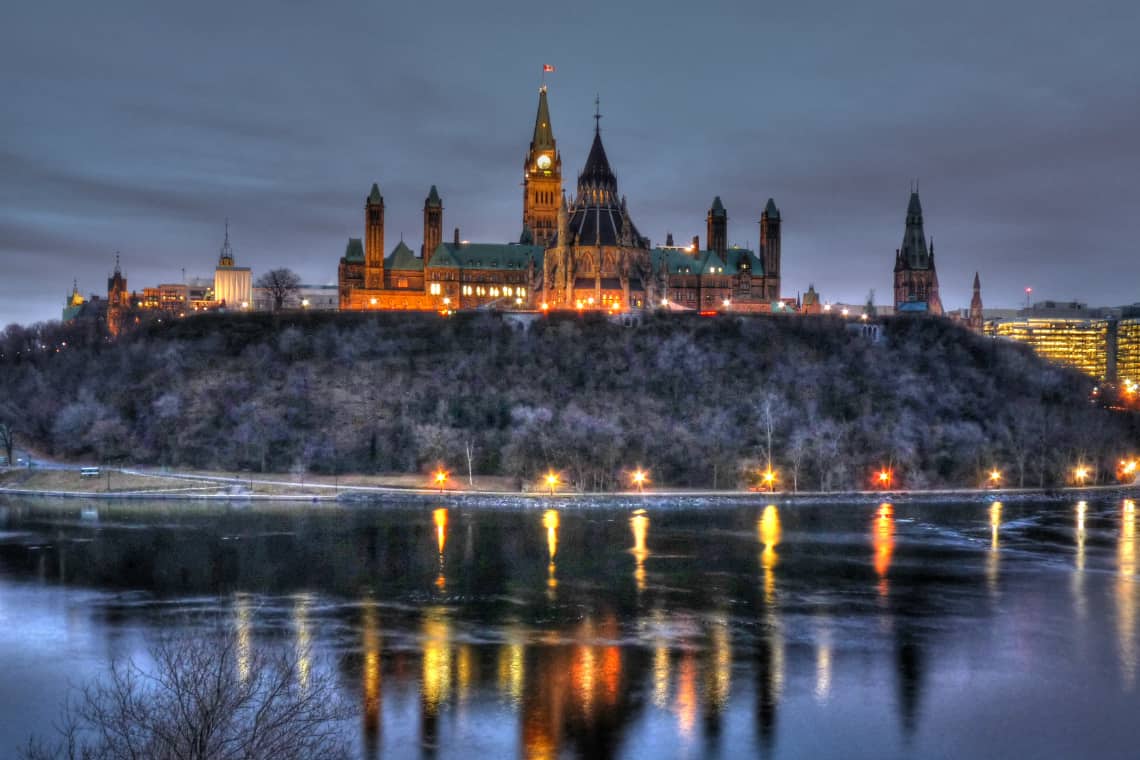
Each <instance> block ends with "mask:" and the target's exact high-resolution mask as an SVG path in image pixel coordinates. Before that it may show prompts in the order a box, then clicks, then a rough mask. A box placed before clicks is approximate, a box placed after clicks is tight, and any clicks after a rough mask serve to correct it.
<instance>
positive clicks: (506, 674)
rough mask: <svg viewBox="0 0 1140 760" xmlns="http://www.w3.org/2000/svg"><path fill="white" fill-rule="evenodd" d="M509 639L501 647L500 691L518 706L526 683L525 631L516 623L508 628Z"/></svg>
mask: <svg viewBox="0 0 1140 760" xmlns="http://www.w3.org/2000/svg"><path fill="white" fill-rule="evenodd" d="M506 634H507V641H506V643H505V644H503V645H502V646H501V647H500V648H499V693H500V694H502V695H503V696H505V697H506V698H507V700H508V701H509V702H510V703H511V704H512V705H514V706H515V707H517V706H518V705H519V702H520V700H521V699H522V694H523V686H524V685H525V683H526V662H525V659H524V657H525V654H526V653H525V651H524V649H523V644H522V640H523V632H522V631H521V630H520V629H519V628H518V626H517V625H516V624H514V623H512V624H509V625H508V626H507V629H506Z"/></svg>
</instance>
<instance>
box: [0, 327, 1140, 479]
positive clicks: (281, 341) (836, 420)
mask: <svg viewBox="0 0 1140 760" xmlns="http://www.w3.org/2000/svg"><path fill="white" fill-rule="evenodd" d="M883 335H884V339H883V340H880V341H877V342H872V341H870V340H868V339H867V338H865V337H862V336H860V335H859V334H858V333H857V332H853V331H852V330H850V329H848V328H847V326H846V325H845V324H844V322H843V321H841V320H839V319H831V318H777V317H768V318H765V317H748V318H729V317H718V318H712V319H708V318H696V317H692V318H685V317H677V316H666V315H662V316H657V317H649V318H647V319H646V320H645V321H644V322H643V323H642V324H640V325H638V326H634V327H629V326H623V325H620V324H617V323H612V322H609V321H606V320H605V319H601V318H592V317H589V316H587V317H578V316H572V315H567V316H550V317H547V318H541V319H537V320H536V321H534V322H533V324H531V325H530V326H529V327H525V328H524V327H521V326H519V325H518V324H516V323H513V322H512V321H511V319H505V318H503V317H501V316H497V315H493V314H466V313H461V314H458V315H454V316H452V317H450V318H444V317H440V316H438V315H433V314H283V315H264V314H248V315H217V314H211V315H204V316H198V317H194V318H188V319H185V320H178V321H176V322H173V323H170V322H167V323H165V324H157V323H156V324H152V325H149V326H146V327H144V328H142V329H140V330H138V331H136V332H134V333H131V334H128V335H125V336H124V337H122V338H121V339H119V340H118V341H116V342H108V341H107V340H106V339H105V338H103V337H101V336H99V335H97V334H95V333H94V332H93V331H91V330H89V329H86V328H84V327H83V326H82V325H58V324H48V325H39V326H34V327H31V328H24V327H17V326H11V327H9V328H8V329H7V330H6V331H5V332H4V333H3V335H2V336H0V423H6V424H8V425H10V426H11V428H12V429H13V430H14V431H15V432H16V434H17V437H18V438H20V439H21V442H22V443H24V444H27V445H30V446H33V447H37V448H39V449H40V450H42V451H44V452H47V453H49V454H51V455H53V456H59V457H64V458H73V459H95V460H98V461H102V462H109V463H120V462H122V463H127V462H129V463H136V464H160V465H168V466H172V467H186V468H199V469H216V470H227V471H235V470H244V469H248V470H254V471H286V470H295V469H302V468H303V469H304V470H308V471H313V472H324V473H331V472H334V471H336V472H340V473H345V472H408V471H417V470H427V469H430V468H432V467H434V466H436V465H438V464H443V465H444V466H445V467H447V468H448V469H451V470H453V471H457V472H463V473H466V471H467V468H468V462H470V466H471V468H472V469H473V471H474V472H475V473H476V474H502V475H510V476H514V477H516V478H518V482H519V483H520V485H521V484H522V483H524V482H531V481H533V480H534V479H536V478H537V477H539V476H540V475H541V473H543V472H546V471H547V469H549V468H554V469H556V470H559V471H560V472H562V474H563V477H564V478H566V479H568V480H570V481H571V482H572V483H573V484H574V485H576V486H577V487H579V488H582V489H585V490H603V489H612V488H615V487H625V485H626V482H625V481H624V478H625V476H626V474H627V473H628V471H629V470H630V469H631V468H633V467H634V466H642V467H645V468H648V469H649V470H650V472H651V474H652V478H653V481H654V482H655V483H657V484H660V485H671V486H694V487H697V486H699V487H721V488H725V487H732V486H736V485H745V484H750V483H752V482H753V481H754V480H755V477H756V472H757V468H762V467H764V466H766V464H767V462H768V460H769V457H770V458H771V461H772V465H773V467H775V468H776V469H777V470H778V472H779V477H780V481H781V484H780V487H782V488H788V489H790V488H793V487H796V488H799V489H800V490H805V489H812V490H838V489H850V488H865V487H868V486H869V485H870V484H871V477H872V473H873V472H874V471H876V470H877V469H878V468H880V467H883V466H889V467H891V468H892V469H893V471H894V472H895V473H896V482H895V485H898V486H902V487H919V488H921V487H934V486H963V487H964V486H974V485H977V484H978V483H979V482H980V481H981V479H982V478H983V477H984V473H985V472H986V471H988V470H989V469H990V468H991V467H994V466H997V467H1000V468H1001V469H1002V470H1003V471H1004V472H1005V473H1006V475H1005V479H1006V482H1007V483H1008V484H1009V485H1019V484H1021V483H1024V484H1025V485H1027V486H1037V485H1045V486H1048V485H1054V484H1057V483H1058V482H1061V481H1063V479H1064V478H1065V476H1066V474H1067V473H1068V472H1071V469H1072V467H1074V466H1075V465H1076V464H1077V463H1078V462H1081V463H1085V464H1088V465H1090V466H1091V467H1092V468H1095V472H1096V478H1097V479H1098V480H1101V481H1111V480H1113V477H1114V466H1115V463H1116V462H1117V461H1118V459H1119V458H1120V457H1121V456H1124V455H1126V454H1128V453H1130V450H1131V448H1132V441H1134V440H1135V437H1136V427H1137V426H1136V422H1135V420H1134V418H1133V416H1132V415H1131V414H1126V413H1121V412H1114V411H1109V410H1107V409H1103V408H1100V407H1099V406H1097V405H1095V404H1093V403H1090V393H1091V391H1092V387H1093V383H1092V381H1091V380H1089V379H1088V378H1086V377H1084V376H1082V375H1079V374H1077V373H1076V372H1073V371H1070V370H1067V369H1063V368H1060V367H1057V366H1054V365H1052V364H1048V363H1046V362H1044V361H1042V360H1040V359H1038V358H1037V357H1036V356H1034V355H1033V354H1032V353H1031V352H1030V351H1029V350H1028V349H1027V348H1025V347H1023V346H1020V345H1015V344H1010V343H1007V342H1001V341H995V340H993V339H991V338H985V337H982V336H978V335H975V334H973V333H970V332H968V331H966V330H964V329H962V328H960V327H958V326H955V325H953V324H951V323H949V322H946V321H943V320H934V319H901V318H900V319H888V320H886V321H885V322H884V323H883Z"/></svg>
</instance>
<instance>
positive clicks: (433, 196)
mask: <svg viewBox="0 0 1140 760" xmlns="http://www.w3.org/2000/svg"><path fill="white" fill-rule="evenodd" d="M424 205H425V206H431V207H432V208H440V207H441V206H443V199H442V198H440V197H439V191H438V190H436V189H435V185H432V186H431V192H429V193H428V197H427V200H426V201H424Z"/></svg>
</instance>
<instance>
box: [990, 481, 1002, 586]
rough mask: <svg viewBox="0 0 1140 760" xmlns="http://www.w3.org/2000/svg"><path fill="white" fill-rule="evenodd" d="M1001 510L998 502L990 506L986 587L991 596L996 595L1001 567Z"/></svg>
mask: <svg viewBox="0 0 1140 760" xmlns="http://www.w3.org/2000/svg"><path fill="white" fill-rule="evenodd" d="M1001 508H1002V505H1001V502H1000V501H995V502H994V503H993V504H991V505H990V551H989V554H988V555H987V556H986V585H987V586H989V589H990V594H991V595H996V594H997V590H998V573H999V571H1000V566H1001V540H1000V537H999V532H1000V530H1001Z"/></svg>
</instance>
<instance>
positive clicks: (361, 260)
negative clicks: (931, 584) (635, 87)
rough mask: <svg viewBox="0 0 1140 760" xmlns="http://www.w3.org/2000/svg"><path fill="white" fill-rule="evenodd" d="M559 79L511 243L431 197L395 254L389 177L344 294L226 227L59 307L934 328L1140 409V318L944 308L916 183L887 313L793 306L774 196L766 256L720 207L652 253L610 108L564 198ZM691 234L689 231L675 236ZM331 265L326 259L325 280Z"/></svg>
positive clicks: (798, 299)
mask: <svg viewBox="0 0 1140 760" xmlns="http://www.w3.org/2000/svg"><path fill="white" fill-rule="evenodd" d="M555 71H556V67H555V66H554V65H552V64H543V65H542V79H541V85H540V87H539V89H538V103H537V109H536V113H535V118H534V124H533V129H532V130H531V139H530V142H529V145H528V146H527V147H526V149H525V151H524V153H523V162H522V167H521V169H522V183H521V184H522V204H521V210H520V211H521V213H520V218H519V222H520V224H519V228H518V232H517V235H512V236H511V237H512V239H509V240H506V241H485V242H477V241H474V242H473V241H470V240H466V239H464V237H463V235H462V234H461V230H460V229H459V228H458V227H455V228H454V229H453V231H452V234H451V236H450V239H445V235H444V230H445V221H444V209H445V206H444V194H443V193H441V192H440V189H439V186H437V185H435V184H431V185H429V189H428V191H427V195H426V197H425V198H424V202H423V234H422V240H421V243H420V245H419V246H418V250H414V249H413V247H412V246H410V245H409V244H408V243H407V242H405V240H404V239H403V236H402V235H401V237H400V240H399V241H398V242H397V243H396V244H395V245H394V246H392V247H391V249H390V250H389V249H388V248H387V242H386V239H385V234H386V228H385V201H384V195H383V192H382V190H381V185H382V183H383V178H379V180H380V181H376V182H373V183H372V184H371V187H370V189H369V191H368V192H367V194H366V195H365V197H364V203H363V211H364V225H363V234H362V235H361V236H360V237H349V238H348V240H347V243H346V245H345V247H344V253H343V255H342V256H341V257H340V258H339V262H337V267H336V275H337V276H336V282H337V284H336V285H335V286H334V285H306V284H303V283H300V282H296V283H293V285H292V286H287V287H280V283H276V284H275V283H274V282H266V279H267V278H266V277H262V278H259V279H258V281H257V283H254V282H253V279H252V274H251V271H250V269H249V268H248V267H239V266H236V264H235V255H234V250H233V247H232V245H231V243H230V228H229V222H228V220H227V222H226V225H225V231H224V239H223V243H222V246H221V250H220V255H219V257H218V264H217V267H216V268H215V272H214V276H213V277H212V278H190V279H186V278H185V277H183V280H182V282H178V283H165V284H158V285H154V286H147V287H144V288H142V289H141V291H138V290H130V289H128V285H127V277H126V275H125V273H124V271H123V269H122V264H121V260H120V256H119V255H118V254H116V256H115V266H114V272H113V273H112V274H111V276H110V277H109V278H108V281H107V290H106V296H105V297H103V296H100V295H92V296H90V297H88V298H84V297H83V296H82V295H81V293H80V288H79V285H78V283H77V282H76V283H74V284H73V287H72V290H71V292H70V293H69V294H68V296H67V298H66V301H65V304H64V309H63V319H64V321H70V320H74V319H95V320H98V321H100V322H102V323H103V324H104V325H105V329H106V330H107V331H108V332H109V333H110V334H111V335H118V334H119V333H121V332H122V331H123V330H125V329H130V328H132V327H133V326H137V325H139V324H142V323H143V322H146V321H149V320H152V319H163V318H168V319H173V318H183V317H186V316H189V315H191V314H193V313H195V312H204V311H213V310H230V311H233V310H239V311H245V310H254V311H260V310H274V309H279V308H291V309H302V310H303V309H310V310H331V311H335V310H339V311H346V312H349V311H373V310H375V311H405V312H435V313H439V314H441V315H444V316H446V315H450V314H452V313H454V312H457V311H461V310H486V311H496V312H503V313H516V314H519V315H524V314H529V315H532V316H540V315H541V314H543V313H549V312H557V311H570V312H579V313H586V312H603V313H605V314H609V315H613V316H615V317H618V318H626V317H629V316H636V315H638V314H644V313H647V312H670V313H678V314H694V315H700V316H706V317H718V316H724V315H729V314H735V315H749V314H763V315H781V316H788V317H792V316H831V317H835V318H842V319H847V320H850V321H852V322H855V323H862V326H863V327H864V328H865V333H866V334H867V335H868V337H870V338H872V339H874V338H875V336H876V334H877V333H876V331H875V323H876V320H878V319H880V318H883V317H888V316H891V315H895V314H898V315H926V316H934V317H944V318H948V319H952V320H955V321H958V322H961V323H962V324H964V325H966V326H968V327H969V328H970V329H972V330H975V331H978V332H984V333H986V334H988V335H991V336H995V337H1000V338H1006V339H1011V340H1017V341H1022V342H1025V343H1028V344H1029V345H1031V346H1032V347H1033V348H1034V350H1036V351H1037V352H1038V353H1039V354H1041V355H1043V356H1045V357H1046V358H1049V359H1052V360H1054V361H1057V362H1060V363H1064V364H1068V365H1070V366H1074V367H1076V368H1077V369H1079V370H1081V371H1082V372H1085V373H1087V374H1089V375H1091V376H1093V377H1095V378H1097V379H1100V380H1104V381H1106V382H1110V383H1119V384H1120V385H1121V386H1122V387H1123V388H1124V389H1125V390H1126V391H1127V392H1128V393H1129V394H1130V395H1135V393H1136V389H1137V386H1138V384H1140V304H1132V305H1126V306H1118V307H1093V308H1089V307H1088V306H1087V305H1086V304H1083V303H1078V302H1057V301H1039V302H1036V303H1032V302H1031V301H1030V298H1031V295H1032V288H1029V287H1027V288H1026V289H1025V295H1026V303H1025V307H1024V308H1020V309H985V308H984V306H983V303H982V296H981V277H980V275H979V273H977V272H975V273H974V275H973V298H972V299H971V302H970V305H969V307H968V308H963V309H956V310H946V309H944V308H943V304H942V300H941V297H940V295H939V285H938V273H937V268H936V264H935V251H934V241H933V239H932V238H928V237H927V234H926V230H925V220H924V215H923V209H922V202H921V199H920V196H919V185H918V182H917V181H914V182H912V183H911V187H910V196H909V200H908V202H907V206H906V213H905V217H904V222H903V236H902V242H901V245H900V246H899V247H898V248H896V249H895V251H894V257H893V293H892V296H893V298H892V302H891V303H890V304H884V305H878V304H875V302H874V292H873V291H871V292H869V293H868V297H867V300H866V302H864V303H862V304H844V303H831V302H827V301H825V300H824V299H823V298H822V296H821V294H820V293H818V292H817V291H816V289H815V286H814V284H812V283H810V282H809V283H806V284H807V287H806V289H802V290H801V289H799V288H797V290H796V292H795V295H786V294H785V293H786V291H787V287H786V286H785V284H784V283H782V280H781V260H782V246H781V239H782V223H783V222H782V216H781V210H780V208H779V206H777V204H776V201H775V199H774V198H772V197H769V198H767V199H766V200H763V198H762V197H761V196H756V197H754V198H746V199H740V202H742V203H744V204H746V205H745V208H746V212H745V213H746V214H747V217H746V218H748V217H751V218H753V219H755V218H757V217H758V224H759V230H758V232H759V237H758V240H759V244H758V245H757V247H756V250H752V249H750V248H746V247H741V246H737V245H730V244H729V224H728V223H729V213H728V208H727V206H726V205H725V203H724V201H723V200H722V199H721V197H720V196H719V195H718V196H715V197H714V198H713V199H712V202H711V203H710V205H709V208H708V209H707V211H706V213H705V236H704V238H703V239H702V238H701V236H699V235H694V236H692V237H691V238H689V239H682V240H675V239H674V236H673V234H672V232H668V231H666V232H665V234H664V240H663V241H659V242H656V243H654V242H653V241H651V239H650V238H649V237H648V236H646V235H644V234H643V233H642V231H641V230H640V229H639V228H638V226H637V224H636V223H635V221H634V213H633V211H632V209H634V208H636V199H635V200H634V201H633V202H630V201H629V200H627V198H626V196H625V195H623V194H621V192H620V191H619V186H618V178H617V173H616V172H615V170H614V169H613V167H612V165H611V163H610V159H609V156H608V155H607V151H606V148H605V145H604V139H603V132H604V130H603V128H602V126H601V125H602V121H603V113H602V110H601V99H600V98H596V99H595V111H594V114H593V116H594V128H593V140H592V143H591V145H590V149H589V152H588V153H587V155H586V158H585V161H584V162H583V163H582V164H581V166H582V168H581V170H580V171H579V172H578V175H577V182H576V184H574V185H571V187H570V188H567V187H566V184H565V183H564V181H563V160H562V159H563V157H562V154H561V152H560V150H559V147H558V140H557V138H556V137H555V129H554V120H553V118H552V115H551V105H550V101H551V99H552V95H551V92H550V87H549V86H548V84H547V75H548V74H552V73H554V72H555ZM520 132H521V130H520ZM425 184H427V183H426V182H425ZM469 211H470V210H466V209H465V212H469ZM693 221H694V220H693V219H678V220H677V226H678V227H679V228H684V227H687V226H689V225H691V224H692V222H693ZM389 240H390V238H389ZM333 260H334V259H332V258H331V257H330V261H329V264H330V270H331V265H332V262H333ZM183 271H185V270H183ZM279 272H280V270H275V271H273V272H270V273H267V274H277V273H279ZM269 279H272V278H269ZM801 286H802V284H801Z"/></svg>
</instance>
